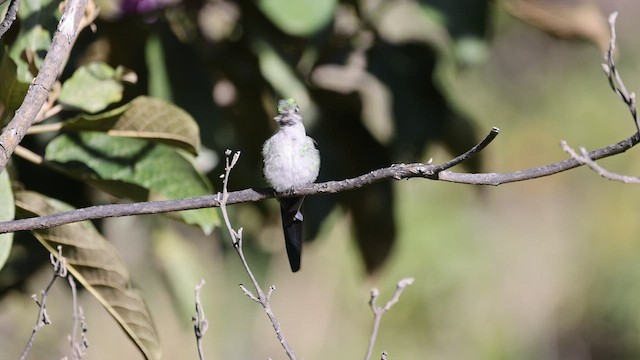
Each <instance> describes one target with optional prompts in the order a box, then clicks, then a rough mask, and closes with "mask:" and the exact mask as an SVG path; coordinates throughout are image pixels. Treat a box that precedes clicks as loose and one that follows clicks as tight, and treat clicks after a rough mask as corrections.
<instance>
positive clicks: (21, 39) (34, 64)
mask: <svg viewBox="0 0 640 360" xmlns="http://www.w3.org/2000/svg"><path fill="white" fill-rule="evenodd" d="M58 4H59V2H57V1H53V0H24V1H22V2H21V4H20V9H19V10H18V17H19V19H20V21H21V23H20V33H19V34H18V37H17V38H16V41H15V42H14V43H13V44H12V45H11V47H10V49H9V54H10V56H11V58H12V59H13V60H14V61H15V62H16V64H17V66H18V72H17V74H18V78H19V79H20V81H23V82H31V80H32V79H33V77H34V76H35V72H36V69H37V68H39V67H40V64H42V61H43V60H44V57H45V55H46V53H47V51H48V50H49V47H50V46H51V34H53V33H54V32H55V29H56V26H57V23H58V19H57V17H59V16H60V15H59V14H60V12H59V11H58V10H57V8H58Z"/></svg>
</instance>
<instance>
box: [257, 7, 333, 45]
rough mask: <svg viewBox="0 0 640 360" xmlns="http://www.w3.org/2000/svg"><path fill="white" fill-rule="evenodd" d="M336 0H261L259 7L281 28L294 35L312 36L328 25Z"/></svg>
mask: <svg viewBox="0 0 640 360" xmlns="http://www.w3.org/2000/svg"><path fill="white" fill-rule="evenodd" d="M336 5H337V1H336V0H306V1H305V0H260V1H258V7H259V8H260V10H261V11H262V12H263V13H264V14H265V16H266V17H267V18H269V19H270V20H271V21H272V22H273V23H274V24H275V25H276V26H277V27H278V28H280V30H282V31H284V32H285V33H287V34H289V35H294V36H311V35H313V34H315V33H316V32H318V31H320V30H321V29H322V28H324V27H325V26H327V25H328V24H329V22H330V21H331V19H333V16H334V14H335V10H336Z"/></svg>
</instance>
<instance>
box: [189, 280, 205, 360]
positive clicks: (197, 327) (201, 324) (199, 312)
mask: <svg viewBox="0 0 640 360" xmlns="http://www.w3.org/2000/svg"><path fill="white" fill-rule="evenodd" d="M204 284H205V282H204V279H200V282H199V283H198V285H196V316H194V317H192V318H191V321H193V332H194V333H195V335H196V344H197V345H198V357H199V359H200V360H204V350H203V349H202V339H203V338H204V334H205V333H206V332H207V330H208V329H209V321H208V320H207V318H206V317H205V316H204V307H202V301H201V300H200V292H201V291H202V287H203V286H204Z"/></svg>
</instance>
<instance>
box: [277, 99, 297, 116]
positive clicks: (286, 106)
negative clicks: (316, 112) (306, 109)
mask: <svg viewBox="0 0 640 360" xmlns="http://www.w3.org/2000/svg"><path fill="white" fill-rule="evenodd" d="M297 108H298V103H297V102H296V101H295V100H293V99H291V98H289V99H286V100H285V99H282V100H280V101H278V114H285V113H289V112H292V111H294V110H295V109H297Z"/></svg>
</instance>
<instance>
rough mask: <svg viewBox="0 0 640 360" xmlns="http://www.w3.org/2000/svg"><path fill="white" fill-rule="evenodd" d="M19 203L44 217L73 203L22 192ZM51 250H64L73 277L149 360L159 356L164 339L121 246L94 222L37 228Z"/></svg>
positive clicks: (21, 210) (22, 211)
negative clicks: (119, 247) (133, 281)
mask: <svg viewBox="0 0 640 360" xmlns="http://www.w3.org/2000/svg"><path fill="white" fill-rule="evenodd" d="M16 206H17V207H18V212H19V215H21V217H30V216H43V215H49V214H54V213H58V212H61V211H67V210H70V209H71V207H70V206H69V205H67V204H64V203H62V202H60V201H58V200H55V199H51V198H48V197H45V196H44V195H41V194H38V193H35V192H30V191H20V192H17V193H16ZM33 234H34V236H35V237H36V238H37V239H38V241H40V243H41V244H42V245H43V246H44V247H45V248H46V249H47V250H48V251H49V252H50V253H52V254H54V255H56V256H57V255H58V252H57V250H56V247H57V246H58V245H62V255H63V256H64V257H65V258H66V259H67V268H68V270H69V271H70V272H71V273H72V274H73V276H74V277H75V278H76V279H77V280H78V281H79V282H80V283H81V284H82V285H83V286H84V287H85V288H86V289H87V290H88V291H89V292H90V293H91V294H92V295H93V296H94V297H95V298H96V299H97V300H98V301H100V303H101V304H102V306H104V307H105V309H106V310H107V311H108V312H109V313H110V314H111V316H113V317H114V318H115V319H116V321H117V322H118V323H119V324H120V326H122V328H123V330H124V331H125V332H126V333H127V335H128V336H129V337H130V338H131V340H133V342H134V343H135V345H136V346H137V347H138V348H139V349H140V351H141V352H142V353H143V354H144V356H145V358H147V359H160V341H159V338H158V333H157V331H156V328H155V325H154V323H153V320H152V319H151V314H150V312H149V309H148V308H147V305H146V304H145V302H144V300H143V298H142V296H141V293H140V292H139V291H138V290H137V289H136V288H134V287H133V286H132V285H131V281H130V279H129V273H128V271H127V268H126V265H125V263H124V261H123V260H122V258H121V257H120V254H119V253H118V251H117V250H116V248H115V247H114V246H113V245H111V243H110V242H109V241H107V240H106V239H105V238H104V237H102V235H100V233H99V232H98V231H97V230H96V229H95V227H94V226H93V225H92V224H91V222H89V221H83V222H80V223H74V224H68V225H62V226H57V227H53V228H50V229H44V230H35V231H33Z"/></svg>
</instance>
